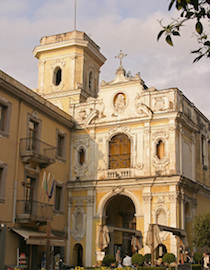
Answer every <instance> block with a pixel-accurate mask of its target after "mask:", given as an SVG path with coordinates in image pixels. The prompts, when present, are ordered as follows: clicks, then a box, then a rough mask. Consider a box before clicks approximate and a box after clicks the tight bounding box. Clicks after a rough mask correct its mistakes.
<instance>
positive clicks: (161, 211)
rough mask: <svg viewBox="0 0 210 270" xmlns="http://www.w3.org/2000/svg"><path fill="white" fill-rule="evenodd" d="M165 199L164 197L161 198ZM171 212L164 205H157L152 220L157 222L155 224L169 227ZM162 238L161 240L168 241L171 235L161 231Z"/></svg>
mask: <svg viewBox="0 0 210 270" xmlns="http://www.w3.org/2000/svg"><path fill="white" fill-rule="evenodd" d="M161 197H164V196H161ZM169 216H170V212H169V209H168V207H167V206H166V205H164V203H160V202H158V203H157V206H156V207H155V209H154V210H153V211H152V218H153V220H154V221H155V223H158V224H160V225H165V226H167V225H168V220H169ZM159 235H160V238H161V240H162V241H163V240H166V238H167V236H168V235H169V232H166V231H161V232H160V234H159Z"/></svg>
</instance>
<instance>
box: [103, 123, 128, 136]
mask: <svg viewBox="0 0 210 270" xmlns="http://www.w3.org/2000/svg"><path fill="white" fill-rule="evenodd" d="M115 133H116V134H117V133H130V128H129V127H127V126H121V125H117V126H116V127H114V128H110V130H109V131H108V134H109V135H114V134H115Z"/></svg>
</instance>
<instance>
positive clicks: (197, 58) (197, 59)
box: [193, 54, 203, 63]
mask: <svg viewBox="0 0 210 270" xmlns="http://www.w3.org/2000/svg"><path fill="white" fill-rule="evenodd" d="M202 57H203V54H201V55H200V56H198V57H196V58H195V59H194V60H193V63H195V62H198V61H199V60H200V59H201V58H202Z"/></svg>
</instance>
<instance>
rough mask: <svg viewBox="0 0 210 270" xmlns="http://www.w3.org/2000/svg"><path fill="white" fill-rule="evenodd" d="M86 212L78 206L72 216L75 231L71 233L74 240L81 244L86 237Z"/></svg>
mask: <svg viewBox="0 0 210 270" xmlns="http://www.w3.org/2000/svg"><path fill="white" fill-rule="evenodd" d="M85 220H86V214H85V210H84V209H83V207H81V206H77V207H76V209H75V210H74V212H73V214H72V221H73V229H72V231H71V234H72V236H73V237H74V239H75V240H76V241H77V242H79V241H81V240H82V239H83V238H84V236H85Z"/></svg>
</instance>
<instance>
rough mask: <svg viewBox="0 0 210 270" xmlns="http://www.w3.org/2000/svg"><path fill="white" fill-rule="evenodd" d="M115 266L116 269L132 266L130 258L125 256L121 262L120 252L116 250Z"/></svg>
mask: <svg viewBox="0 0 210 270" xmlns="http://www.w3.org/2000/svg"><path fill="white" fill-rule="evenodd" d="M116 266H117V268H122V267H123V266H132V261H131V257H130V256H129V255H127V254H126V255H125V257H124V258H123V260H122V262H121V257H120V250H117V252H116Z"/></svg>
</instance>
